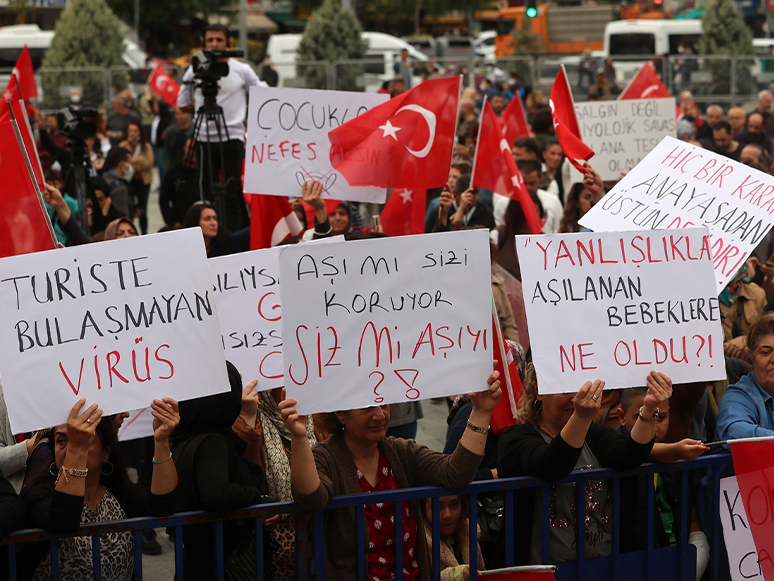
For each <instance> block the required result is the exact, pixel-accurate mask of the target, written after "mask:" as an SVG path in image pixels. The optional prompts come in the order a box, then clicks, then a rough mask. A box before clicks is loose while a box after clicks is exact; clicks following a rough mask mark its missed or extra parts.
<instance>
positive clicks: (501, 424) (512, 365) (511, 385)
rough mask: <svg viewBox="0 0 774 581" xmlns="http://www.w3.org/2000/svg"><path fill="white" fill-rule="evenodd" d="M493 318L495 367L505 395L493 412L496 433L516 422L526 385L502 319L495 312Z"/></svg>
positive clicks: (491, 419) (492, 424)
mask: <svg viewBox="0 0 774 581" xmlns="http://www.w3.org/2000/svg"><path fill="white" fill-rule="evenodd" d="M492 319H493V321H492V323H493V327H494V328H493V332H492V337H494V340H493V341H494V342H493V346H494V358H495V359H497V367H495V369H496V370H497V371H499V372H500V377H501V378H502V382H501V383H502V390H503V396H502V397H501V398H500V401H499V402H497V406H496V407H495V409H494V411H493V412H492V417H491V418H490V420H489V425H490V426H492V431H493V432H494V433H495V434H499V433H500V432H502V431H503V430H504V429H505V428H507V427H508V426H513V425H515V424H516V412H517V411H518V407H519V400H521V396H522V395H524V385H523V384H522V383H521V377H519V370H518V369H517V368H516V361H515V360H514V359H513V355H512V354H511V349H510V347H509V346H508V343H506V341H505V336H504V335H503V332H502V330H501V329H500V324H499V323H500V321H499V320H498V319H497V315H496V314H493V316H492ZM506 364H507V370H506Z"/></svg>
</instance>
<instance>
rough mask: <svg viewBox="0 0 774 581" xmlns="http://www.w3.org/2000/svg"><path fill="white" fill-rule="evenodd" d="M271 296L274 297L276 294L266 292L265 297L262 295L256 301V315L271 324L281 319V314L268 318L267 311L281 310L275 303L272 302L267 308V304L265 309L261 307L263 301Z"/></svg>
mask: <svg viewBox="0 0 774 581" xmlns="http://www.w3.org/2000/svg"><path fill="white" fill-rule="evenodd" d="M273 296H276V293H273V292H268V293H266V294H265V295H263V296H262V297H261V299H260V300H259V301H258V314H259V315H260V316H261V318H262V319H265V320H266V321H271V322H274V321H279V320H280V319H281V318H282V315H281V314H277V316H276V317H269V316H268V311H277V310H282V307H281V306H280V305H279V304H278V303H277V302H276V301H274V302H272V303H271V306H269V305H268V304H267V305H266V306H265V307H264V306H263V301H264V300H265V299H266V298H267V297H273Z"/></svg>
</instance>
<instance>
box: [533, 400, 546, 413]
mask: <svg viewBox="0 0 774 581" xmlns="http://www.w3.org/2000/svg"><path fill="white" fill-rule="evenodd" d="M532 409H533V410H535V411H536V412H539V411H540V410H541V409H543V402H542V401H541V400H539V399H535V401H533V402H532Z"/></svg>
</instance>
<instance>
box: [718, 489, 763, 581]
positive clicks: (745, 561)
mask: <svg viewBox="0 0 774 581" xmlns="http://www.w3.org/2000/svg"><path fill="white" fill-rule="evenodd" d="M720 522H721V524H722V525H723V538H724V539H725V541H726V551H727V552H728V568H729V570H730V571H731V579H732V580H733V581H757V580H760V581H763V573H762V571H761V568H760V565H759V564H758V552H757V551H756V550H755V541H754V540H753V536H752V532H750V525H749V524H748V522H747V513H746V512H745V510H744V504H743V503H742V497H741V495H740V494H739V483H738V482H737V480H736V476H729V477H727V478H721V479H720Z"/></svg>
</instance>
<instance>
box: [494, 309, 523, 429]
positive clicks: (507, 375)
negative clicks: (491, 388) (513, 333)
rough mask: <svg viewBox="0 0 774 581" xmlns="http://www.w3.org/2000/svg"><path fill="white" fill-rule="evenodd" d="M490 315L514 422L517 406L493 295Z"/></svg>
mask: <svg viewBox="0 0 774 581" xmlns="http://www.w3.org/2000/svg"><path fill="white" fill-rule="evenodd" d="M492 315H493V316H492V318H493V319H494V324H495V333H497V338H498V341H497V343H498V344H499V345H500V353H497V355H498V356H499V357H500V363H502V364H503V371H504V372H505V373H504V375H505V377H504V378H503V379H504V381H505V387H506V391H507V392H508V403H509V404H511V413H512V414H513V419H514V420H515V419H516V414H517V413H518V404H517V403H516V401H515V400H514V397H513V384H512V383H511V374H510V373H509V372H508V356H507V355H506V353H505V339H504V336H503V331H502V329H501V328H500V318H499V317H498V316H497V305H496V304H495V300H494V294H493V295H492Z"/></svg>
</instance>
